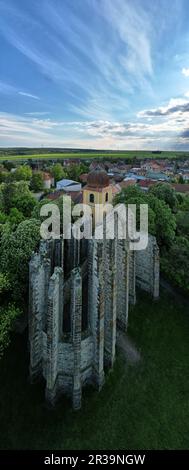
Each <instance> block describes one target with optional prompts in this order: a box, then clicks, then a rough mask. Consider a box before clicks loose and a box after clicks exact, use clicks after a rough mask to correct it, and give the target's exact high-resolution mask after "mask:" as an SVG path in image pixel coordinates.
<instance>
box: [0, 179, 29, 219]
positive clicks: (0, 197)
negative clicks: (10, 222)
mask: <svg viewBox="0 0 189 470" xmlns="http://www.w3.org/2000/svg"><path fill="white" fill-rule="evenodd" d="M27 196H30V197H33V196H32V195H31V193H30V191H29V187H28V183H27V182H26V181H19V182H14V183H3V184H2V185H1V191H0V201H1V202H0V207H1V209H3V210H4V212H5V213H6V214H9V212H10V209H11V208H12V207H15V205H16V203H17V200H19V201H20V200H21V199H22V200H24V199H25V198H27ZM33 200H35V199H34V198H33ZM18 209H19V207H18Z"/></svg>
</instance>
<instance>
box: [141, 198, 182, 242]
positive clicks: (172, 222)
mask: <svg viewBox="0 0 189 470" xmlns="http://www.w3.org/2000/svg"><path fill="white" fill-rule="evenodd" d="M148 204H149V207H150V208H151V209H152V210H153V212H154V213H155V235H156V238H157V242H158V244H159V246H160V248H161V247H162V246H169V245H170V244H171V243H172V242H173V240H174V238H175V231H176V219H175V216H174V214H173V213H172V212H171V209H170V208H169V207H168V205H167V204H166V203H165V202H164V201H161V200H159V199H157V197H155V196H153V195H152V194H149V195H148Z"/></svg>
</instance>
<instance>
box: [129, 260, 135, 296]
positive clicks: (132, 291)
mask: <svg viewBox="0 0 189 470" xmlns="http://www.w3.org/2000/svg"><path fill="white" fill-rule="evenodd" d="M129 302H130V303H131V305H135V304H136V252H135V251H130V252H129Z"/></svg>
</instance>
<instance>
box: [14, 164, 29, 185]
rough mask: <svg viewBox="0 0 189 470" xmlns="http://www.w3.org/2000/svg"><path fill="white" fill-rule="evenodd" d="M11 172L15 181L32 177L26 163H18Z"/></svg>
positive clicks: (27, 179)
mask: <svg viewBox="0 0 189 470" xmlns="http://www.w3.org/2000/svg"><path fill="white" fill-rule="evenodd" d="M13 174H14V178H15V180H16V181H29V180H30V179H31V177H32V170H31V168H30V167H29V166H28V165H20V166H18V167H17V168H16V171H15V172H14V173H13Z"/></svg>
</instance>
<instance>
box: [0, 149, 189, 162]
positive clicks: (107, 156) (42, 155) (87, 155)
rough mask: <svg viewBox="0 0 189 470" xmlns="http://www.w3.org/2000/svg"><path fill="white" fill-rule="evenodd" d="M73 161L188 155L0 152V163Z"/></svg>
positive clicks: (183, 155) (181, 156)
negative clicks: (47, 160) (20, 153)
mask: <svg viewBox="0 0 189 470" xmlns="http://www.w3.org/2000/svg"><path fill="white" fill-rule="evenodd" d="M68 158H71V159H74V158H79V159H82V158H85V159H89V160H90V159H92V160H93V159H95V158H102V159H118V158H120V159H122V160H123V159H125V158H126V159H131V160H132V159H133V158H138V159H141V160H142V159H145V158H154V159H155V160H157V159H161V158H168V159H172V158H174V159H186V158H189V153H187V152H176V151H175V152H174V151H170V152H167V151H165V152H164V151H163V152H161V153H152V152H151V151H149V150H147V151H144V150H136V151H135V150H129V151H125V152H100V151H99V152H82V151H78V152H74V151H73V152H62V153H58V152H57V153H56V152H55V153H48V152H47V153H33V154H32V153H26V154H25V155H17V154H13V155H11V153H10V154H9V153H8V154H3V153H2V152H0V161H4V160H9V161H14V160H15V161H18V160H20V161H22V160H24V161H25V160H32V159H34V160H46V159H49V160H53V159H68Z"/></svg>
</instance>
